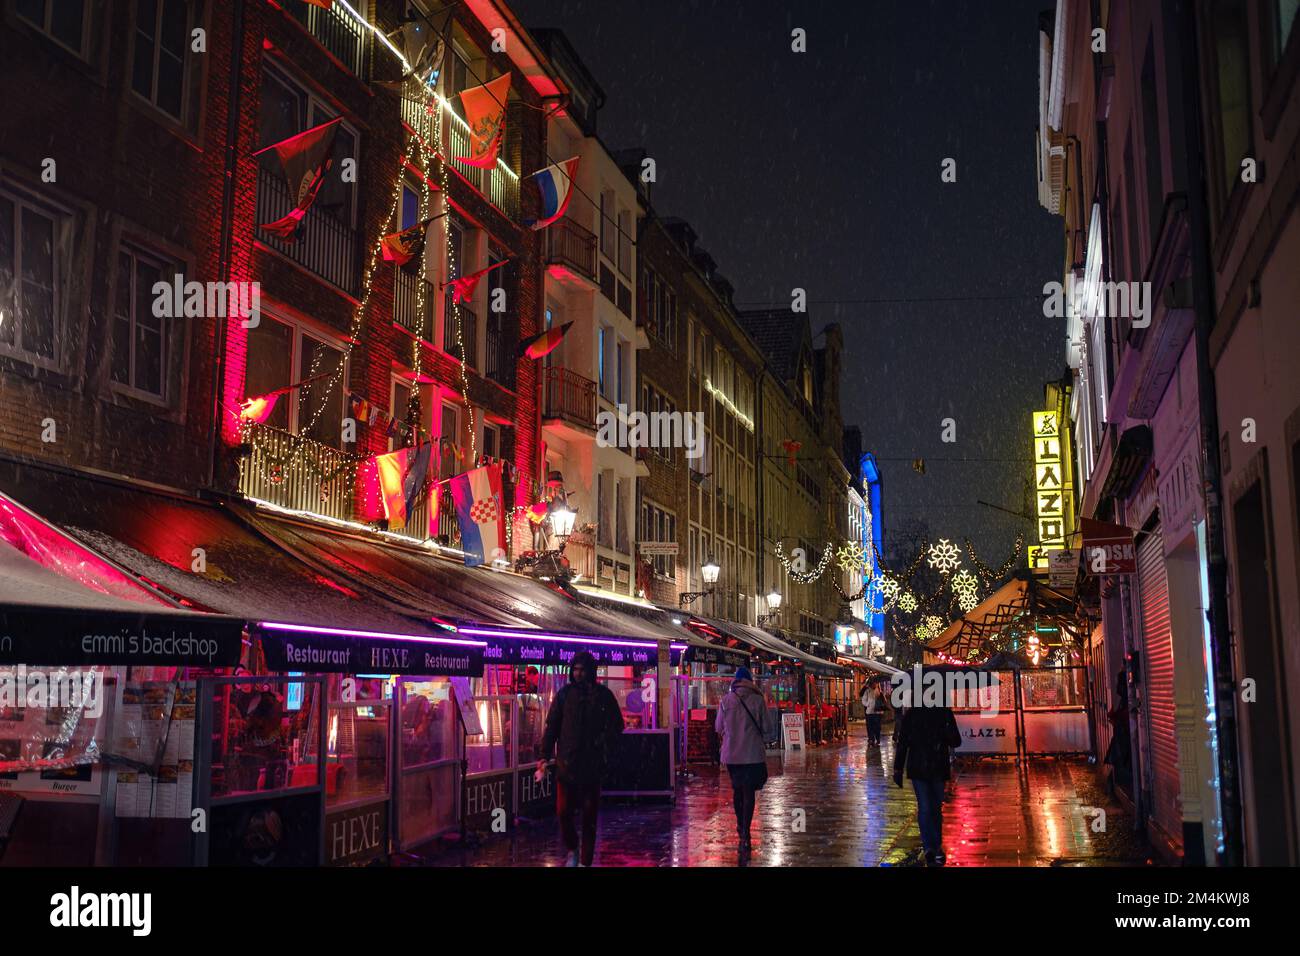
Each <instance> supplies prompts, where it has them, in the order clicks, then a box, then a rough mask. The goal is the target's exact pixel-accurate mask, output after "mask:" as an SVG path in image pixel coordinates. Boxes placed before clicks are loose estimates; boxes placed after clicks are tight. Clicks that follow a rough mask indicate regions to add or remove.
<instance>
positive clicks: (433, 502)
mask: <svg viewBox="0 0 1300 956" xmlns="http://www.w3.org/2000/svg"><path fill="white" fill-rule="evenodd" d="M429 447H430V448H432V447H433V445H430V446H429ZM444 484H445V482H441V481H435V482H434V483H433V484H432V485H430V486H429V531H428V534H427V535H426V537H429V538H436V537H438V535H439V534H440V533H441V532H440V530H439V528H440V519H441V517H442V492H443V485H444Z"/></svg>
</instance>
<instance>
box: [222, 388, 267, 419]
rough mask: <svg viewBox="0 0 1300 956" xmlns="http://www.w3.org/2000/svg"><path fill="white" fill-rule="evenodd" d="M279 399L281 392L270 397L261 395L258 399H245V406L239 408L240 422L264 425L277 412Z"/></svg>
mask: <svg viewBox="0 0 1300 956" xmlns="http://www.w3.org/2000/svg"><path fill="white" fill-rule="evenodd" d="M279 398H280V393H279V392H272V393H271V394H270V395H259V396H258V397H257V398H249V399H245V400H244V404H243V405H241V406H239V420H240V421H241V422H252V423H253V424H254V425H261V424H263V423H264V422H265V421H266V420H267V419H268V418H270V417H271V413H272V412H274V411H275V403H276V401H277V400H278V399H279ZM226 407H227V408H229V407H230V406H229V405H227V406H226Z"/></svg>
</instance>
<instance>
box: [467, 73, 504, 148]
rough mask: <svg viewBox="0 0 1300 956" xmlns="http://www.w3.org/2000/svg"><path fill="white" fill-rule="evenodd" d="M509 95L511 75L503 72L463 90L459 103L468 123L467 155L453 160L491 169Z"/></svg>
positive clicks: (502, 135) (500, 135) (502, 129)
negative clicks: (488, 81)
mask: <svg viewBox="0 0 1300 956" xmlns="http://www.w3.org/2000/svg"><path fill="white" fill-rule="evenodd" d="M509 95H510V74H509V73H503V74H502V75H501V76H498V77H497V78H496V79H495V80H492V81H491V82H490V83H485V84H483V85H482V86H476V87H474V88H473V89H469V90H462V91H461V94H460V102H461V104H462V105H463V106H464V107H465V122H467V123H468V124H469V155H468V156H457V157H456V161H457V162H460V163H467V164H469V165H470V166H477V167H479V168H480V169H491V168H492V166H493V164H494V163H496V161H497V153H498V152H500V151H501V140H502V138H503V137H504V135H505V131H506V97H507V96H509Z"/></svg>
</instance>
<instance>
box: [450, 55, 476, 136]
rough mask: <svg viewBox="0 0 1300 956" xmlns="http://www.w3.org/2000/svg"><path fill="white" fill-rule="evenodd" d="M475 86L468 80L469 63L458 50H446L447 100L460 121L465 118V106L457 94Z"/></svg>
mask: <svg viewBox="0 0 1300 956" xmlns="http://www.w3.org/2000/svg"><path fill="white" fill-rule="evenodd" d="M477 85H478V84H477V83H475V82H474V81H473V80H471V79H470V76H469V61H468V60H467V59H466V58H465V56H464V55H463V54H462V53H461V52H460V50H458V49H456V48H454V47H450V46H449V47H448V50H447V100H448V102H450V103H451V108H452V110H454V111H455V113H456V115H457V116H459V117H460V118H461V119H464V118H465V104H464V103H462V102H461V99H460V96H459V95H458V94H459V93H460V92H461V91H462V90H467V89H469V88H470V87H472V86H477Z"/></svg>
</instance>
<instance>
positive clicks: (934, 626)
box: [925, 614, 943, 634]
mask: <svg viewBox="0 0 1300 956" xmlns="http://www.w3.org/2000/svg"><path fill="white" fill-rule="evenodd" d="M925 626H926V627H928V628H929V629H930V630H931V631H933V632H934V633H935V634H942V633H943V618H941V617H939V616H937V615H935V614H931V615H930V616H929V617H927V618H926V619H925Z"/></svg>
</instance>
